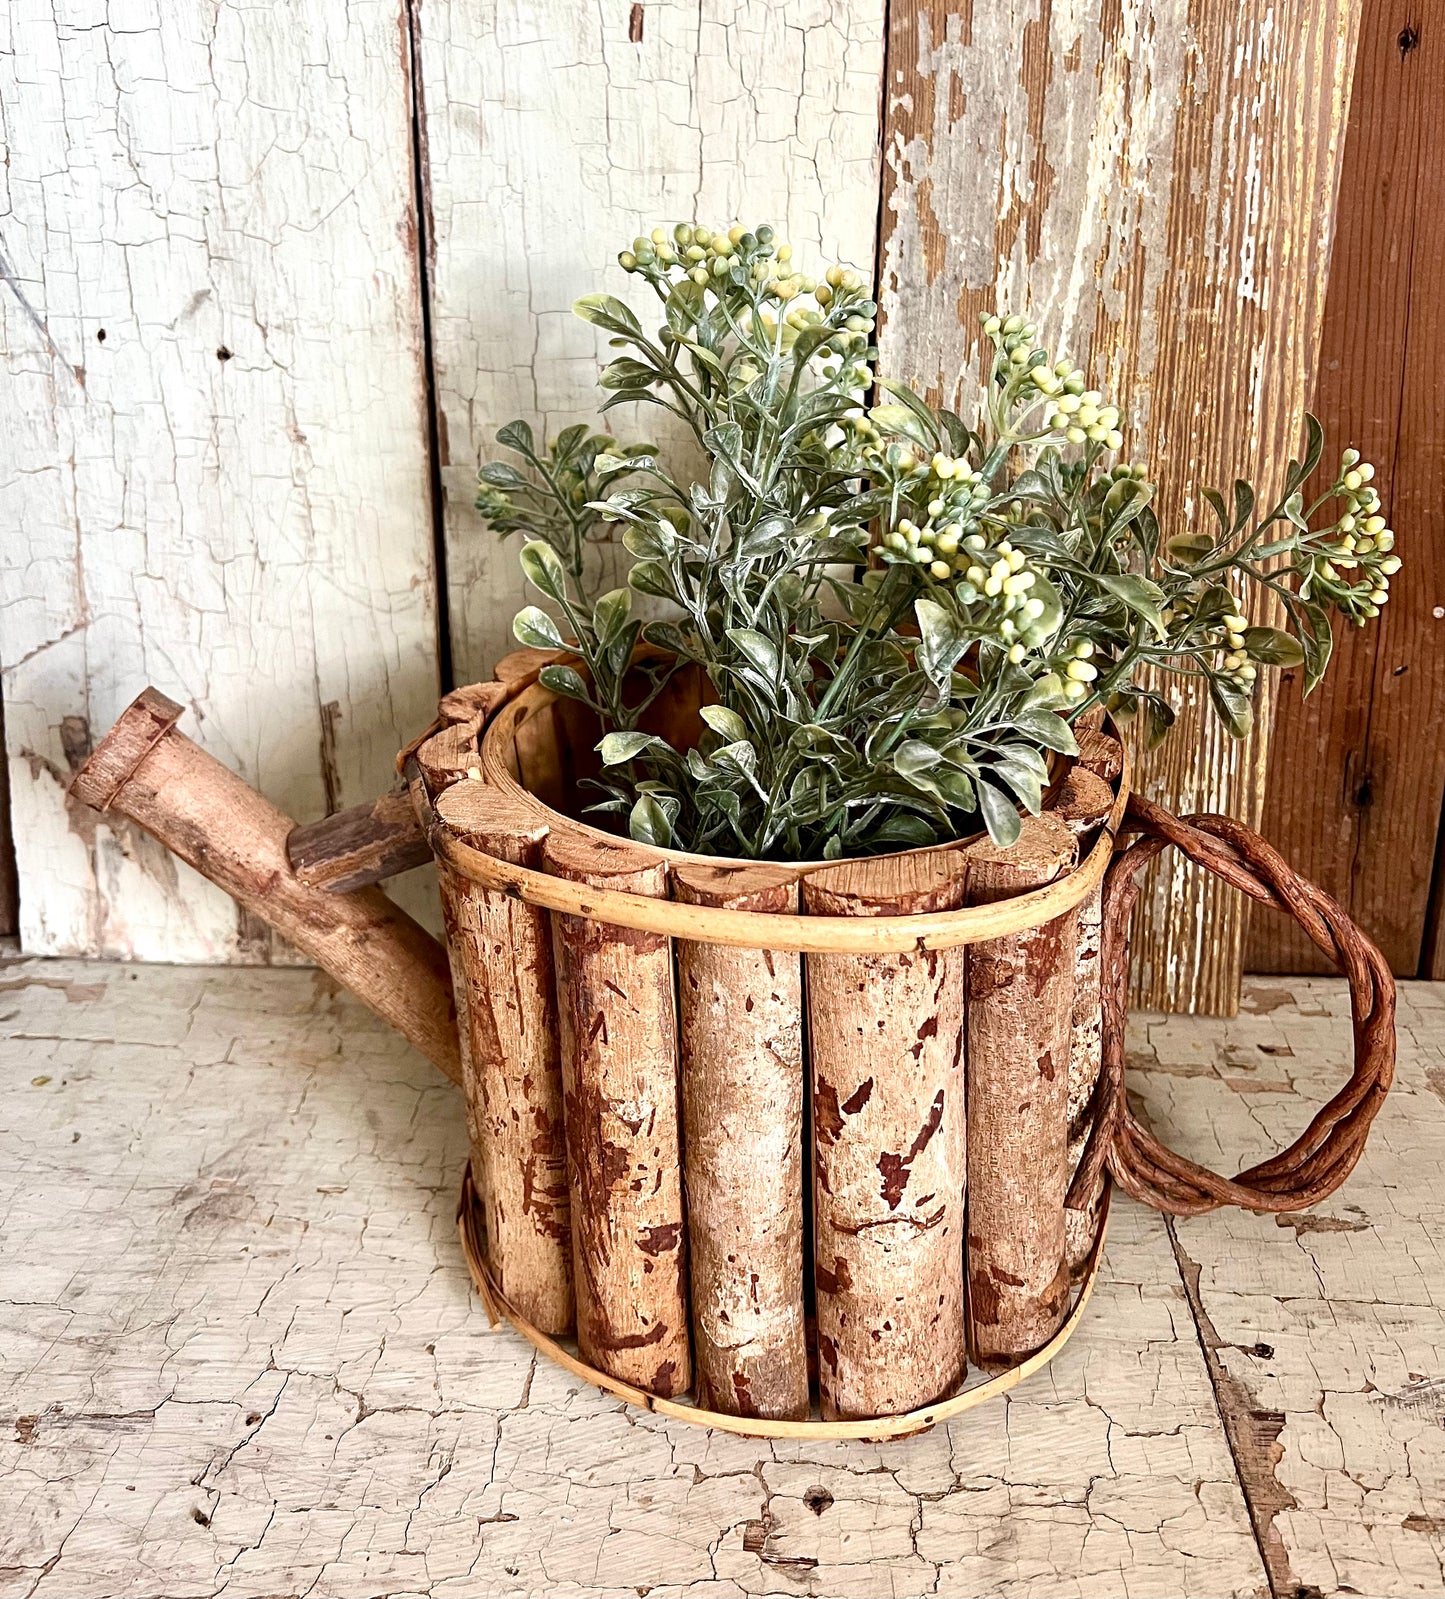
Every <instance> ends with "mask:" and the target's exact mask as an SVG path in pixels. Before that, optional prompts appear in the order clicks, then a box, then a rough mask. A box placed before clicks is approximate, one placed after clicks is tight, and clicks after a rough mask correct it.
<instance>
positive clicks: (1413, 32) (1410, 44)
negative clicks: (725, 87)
mask: <svg viewBox="0 0 1445 1599" xmlns="http://www.w3.org/2000/svg"><path fill="white" fill-rule="evenodd" d="M637 9H638V7H636V6H634V7H633V10H634V11H635V10H637ZM1395 42H1396V44H1398V45H1399V46H1400V54H1401V55H1402V56H1407V55H1409V53H1410V52H1411V51H1412V50H1413V49H1414V48H1415V47H1416V45H1418V44H1419V43H1420V30H1419V29H1418V28H1410V27H1405V28H1401V29H1400V37H1399V38H1398V39H1397V40H1396V41H1395Z"/></svg>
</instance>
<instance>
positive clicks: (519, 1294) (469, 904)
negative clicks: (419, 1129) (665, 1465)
mask: <svg viewBox="0 0 1445 1599" xmlns="http://www.w3.org/2000/svg"><path fill="white" fill-rule="evenodd" d="M436 812H437V816H438V817H439V818H440V820H441V821H442V822H443V823H444V824H445V825H446V826H447V827H448V828H450V829H451V831H452V832H453V833H455V834H456V835H457V836H458V837H460V838H462V839H463V840H464V841H465V842H466V843H468V844H470V845H472V846H473V847H475V848H476V849H480V850H484V851H485V852H486V853H487V854H488V855H492V856H495V857H496V858H497V859H498V860H504V861H510V862H511V863H512V864H513V865H514V866H526V867H530V868H531V869H533V870H534V871H535V870H540V868H541V865H542V846H543V842H544V840H545V839H546V836H547V830H548V829H547V824H546V822H545V821H544V820H542V819H540V818H539V817H538V815H537V813H536V810H535V809H534V807H532V806H530V805H528V804H526V803H525V802H524V801H522V800H519V799H515V798H513V797H512V796H511V795H509V794H507V793H504V792H503V791H501V790H499V789H495V788H490V787H488V786H487V785H486V784H484V783H481V782H479V781H476V780H468V781H463V782H460V783H455V784H453V785H452V787H451V788H449V789H447V791H446V792H445V793H444V794H442V795H441V796H440V798H439V799H438V800H437V803H436ZM437 870H438V873H439V874H440V876H441V878H442V908H443V911H444V913H445V914H446V916H447V920H448V927H447V944H448V948H449V949H450V951H451V957H452V977H453V987H454V988H455V989H456V991H457V993H458V995H459V996H465V997H464V1000H463V999H461V998H459V1000H458V1010H459V1012H461V1013H462V1014H463V1015H464V1019H465V1033H466V1047H465V1048H464V1050H463V1052H462V1084H463V1087H464V1088H465V1089H466V1096H467V1133H468V1137H469V1139H470V1142H471V1159H472V1173H473V1176H474V1177H475V1179H476V1184H477V1190H478V1192H479V1193H480V1195H481V1199H482V1207H483V1212H484V1214H485V1217H486V1227H487V1252H488V1259H489V1261H490V1264H491V1267H492V1270H493V1272H494V1274H495V1275H496V1278H497V1282H498V1285H499V1286H500V1288H501V1290H502V1292H503V1293H504V1294H505V1295H506V1297H507V1298H508V1299H509V1300H510V1301H511V1303H512V1304H513V1305H514V1306H515V1307H516V1308H517V1310H518V1311H520V1312H521V1314H522V1316H523V1317H524V1319H525V1320H527V1321H530V1322H531V1323H532V1325H533V1326H534V1327H537V1328H539V1329H540V1330H541V1331H542V1332H546V1333H554V1334H556V1333H565V1332H569V1331H571V1328H572V1324H573V1295H572V1224H571V1206H570V1203H569V1199H568V1190H567V1138H566V1131H565V1123H564V1119H563V1112H562V1063H561V1051H560V1046H559V1043H558V1026H557V1001H556V996H555V992H554V982H553V956H552V929H551V925H550V918H549V917H548V915H547V913H546V911H543V910H539V909H538V908H537V907H536V906H534V905H528V904H526V903H525V902H524V901H523V900H520V899H515V898H513V897H512V896H511V895H508V894H499V893H497V892H495V891H494V890H491V889H485V888H483V887H482V886H481V885H480V884H479V883H473V882H471V881H469V880H468V879H467V878H465V877H463V876H462V874H461V873H460V872H457V871H454V870H452V869H450V868H448V867H445V866H442V865H441V864H440V863H438V867H437Z"/></svg>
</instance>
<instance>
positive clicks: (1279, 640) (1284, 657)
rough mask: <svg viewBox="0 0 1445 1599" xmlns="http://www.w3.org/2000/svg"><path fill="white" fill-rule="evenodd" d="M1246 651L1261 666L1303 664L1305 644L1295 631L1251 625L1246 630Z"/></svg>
mask: <svg viewBox="0 0 1445 1599" xmlns="http://www.w3.org/2000/svg"><path fill="white" fill-rule="evenodd" d="M1244 653H1245V654H1246V655H1247V656H1248V657H1249V658H1250V660H1252V661H1258V662H1259V663H1260V665H1261V666H1303V665H1304V658H1305V652H1304V646H1303V645H1302V644H1301V643H1300V641H1299V640H1298V639H1297V638H1296V637H1295V636H1294V634H1293V633H1285V632H1283V631H1282V630H1281V629H1280V628H1277V627H1250V628H1246V629H1245V632H1244Z"/></svg>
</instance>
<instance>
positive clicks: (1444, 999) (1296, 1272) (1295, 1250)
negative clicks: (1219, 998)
mask: <svg viewBox="0 0 1445 1599" xmlns="http://www.w3.org/2000/svg"><path fill="white" fill-rule="evenodd" d="M1400 992H1401V1001H1402V1002H1401V1008H1400V1066H1399V1072H1398V1075H1397V1077H1396V1079H1395V1086H1394V1087H1393V1088H1392V1089H1391V1091H1390V1096H1389V1098H1388V1099H1387V1100H1386V1101H1385V1104H1384V1107H1383V1109H1382V1110H1381V1111H1380V1114H1379V1116H1378V1118H1377V1119H1376V1121H1375V1124H1374V1127H1373V1129H1372V1131H1371V1134H1370V1143H1369V1146H1368V1147H1367V1149H1366V1151H1365V1154H1364V1157H1363V1158H1362V1160H1361V1161H1360V1164H1359V1165H1358V1167H1356V1169H1355V1172H1354V1174H1353V1175H1352V1176H1351V1177H1350V1179H1349V1181H1348V1182H1347V1183H1346V1184H1345V1186H1344V1187H1343V1188H1342V1189H1341V1190H1340V1191H1339V1193H1337V1194H1335V1195H1334V1196H1333V1197H1332V1198H1331V1199H1329V1200H1327V1201H1326V1202H1325V1203H1324V1204H1322V1205H1319V1206H1317V1207H1316V1208H1315V1209H1314V1210H1313V1211H1309V1212H1306V1213H1304V1214H1303V1215H1298V1216H1287V1217H1280V1218H1278V1219H1275V1218H1271V1217H1263V1218H1253V1217H1249V1216H1245V1215H1243V1214H1241V1213H1240V1212H1238V1211H1220V1212H1217V1213H1216V1214H1214V1215H1211V1216H1204V1217H1198V1218H1194V1219H1190V1220H1187V1221H1181V1222H1179V1223H1178V1224H1177V1229H1176V1231H1177V1237H1178V1242H1179V1250H1180V1253H1181V1255H1182V1257H1183V1258H1184V1260H1185V1261H1186V1262H1188V1263H1190V1264H1191V1265H1192V1266H1197V1268H1198V1272H1199V1289H1198V1293H1199V1301H1200V1305H1201V1308H1202V1311H1203V1313H1204V1315H1205V1316H1206V1317H1207V1318H1208V1322H1209V1324H1210V1326H1211V1327H1212V1328H1213V1330H1214V1333H1215V1335H1216V1336H1217V1339H1218V1344H1219V1347H1218V1350H1217V1355H1216V1358H1217V1359H1218V1361H1219V1362H1220V1364H1221V1365H1222V1367H1223V1368H1224V1371H1225V1373H1226V1374H1227V1377H1228V1379H1229V1381H1228V1384H1227V1388H1226V1391H1225V1402H1226V1403H1227V1404H1228V1403H1233V1404H1236V1405H1238V1406H1239V1408H1240V1411H1241V1412H1242V1421H1243V1426H1242V1428H1241V1430H1242V1431H1243V1432H1245V1433H1246V1434H1249V1433H1253V1434H1254V1435H1255V1436H1256V1437H1258V1438H1259V1439H1260V1448H1261V1451H1262V1458H1261V1460H1260V1462H1259V1465H1260V1468H1261V1470H1262V1471H1263V1472H1264V1473H1265V1474H1266V1475H1267V1476H1268V1477H1270V1478H1272V1479H1273V1481H1272V1484H1271V1486H1270V1488H1269V1490H1268V1491H1267V1494H1266V1497H1267V1498H1268V1500H1269V1502H1270V1505H1271V1506H1272V1507H1273V1514H1272V1517H1271V1519H1270V1524H1269V1530H1268V1533H1267V1534H1266V1536H1265V1538H1264V1540H1263V1542H1264V1547H1265V1554H1266V1558H1267V1560H1268V1561H1269V1565H1270V1575H1271V1577H1272V1579H1273V1580H1274V1584H1275V1589H1276V1591H1277V1592H1280V1593H1293V1592H1294V1591H1295V1590H1296V1589H1298V1590H1299V1591H1300V1592H1306V1593H1308V1592H1316V1591H1317V1592H1319V1593H1323V1594H1335V1593H1364V1594H1419V1595H1426V1594H1429V1595H1437V1594H1439V1593H1441V1592H1442V1591H1445V1516H1442V1506H1445V1254H1442V1247H1441V1234H1442V1228H1441V1219H1440V1218H1441V1197H1440V1192H1439V1178H1438V1174H1439V1172H1440V1171H1441V1169H1442V1167H1445V986H1442V985H1439V984H1425V983H1407V984H1404V985H1402V987H1401V991H1400ZM1142 1032H1143V1037H1142V1038H1141V1039H1140V1042H1139V1047H1138V1049H1137V1050H1136V1051H1135V1054H1134V1058H1133V1060H1131V1067H1132V1066H1139V1067H1141V1068H1142V1070H1140V1071H1139V1072H1138V1073H1137V1075H1136V1076H1135V1078H1134V1079H1133V1082H1134V1085H1135V1086H1136V1087H1138V1088H1139V1090H1140V1091H1141V1093H1142V1094H1143V1096H1144V1099H1145V1101H1146V1103H1147V1105H1148V1107H1149V1110H1150V1114H1151V1118H1152V1121H1153V1124H1154V1127H1155V1130H1156V1131H1157V1132H1158V1133H1159V1134H1160V1136H1161V1137H1163V1138H1165V1139H1166V1140H1167V1141H1169V1142H1170V1143H1172V1144H1174V1145H1175V1147H1177V1148H1178V1149H1179V1150H1180V1152H1181V1153H1183V1154H1186V1155H1189V1156H1191V1157H1192V1158H1194V1159H1196V1160H1201V1161H1203V1162H1204V1163H1205V1164H1207V1165H1211V1166H1214V1167H1216V1169H1218V1170H1221V1171H1233V1170H1235V1169H1237V1168H1238V1167H1240V1166H1244V1165H1248V1164H1251V1163H1252V1162H1254V1161H1257V1160H1261V1159H1263V1158H1265V1157H1266V1156H1267V1155H1269V1154H1271V1153H1273V1152H1274V1151H1275V1150H1276V1149H1279V1148H1282V1147H1283V1146H1284V1145H1285V1144H1287V1143H1288V1142H1289V1141H1290V1140H1291V1139H1293V1138H1295V1137H1297V1136H1298V1134H1299V1133H1300V1132H1301V1131H1302V1130H1303V1128H1304V1127H1305V1125H1306V1123H1307V1121H1308V1119H1309V1116H1310V1115H1311V1114H1312V1113H1313V1111H1314V1110H1315V1109H1316V1108H1317V1107H1318V1106H1319V1105H1321V1104H1323V1103H1324V1101H1325V1100H1326V1099H1327V1098H1328V1097H1329V1096H1330V1095H1331V1094H1332V1093H1334V1092H1335V1091H1336V1090H1337V1089H1338V1088H1339V1087H1340V1086H1341V1085H1342V1084H1343V1083H1344V1081H1345V1080H1346V1078H1347V1076H1348V1074H1349V1064H1350V1032H1349V1002H1348V995H1347V993H1346V991H1345V988H1344V985H1343V984H1342V983H1340V982H1338V981H1334V980H1326V979H1318V978H1313V979H1312V978H1282V977H1274V978H1254V979H1251V980H1250V983H1249V985H1248V986H1247V987H1246V989H1245V996H1244V1006H1243V1010H1242V1012H1241V1014H1240V1016H1239V1017H1238V1018H1236V1019H1235V1020H1233V1021H1229V1022H1223V1021H1205V1020H1202V1019H1191V1020H1189V1021H1188V1022H1184V1021H1181V1020H1176V1019H1171V1020H1168V1021H1153V1022H1151V1023H1149V1024H1148V1026H1147V1028H1145V1029H1143V1030H1142ZM1271 1434H1273V1435H1274V1436H1273V1440H1272V1442H1271V1438H1270V1435H1271Z"/></svg>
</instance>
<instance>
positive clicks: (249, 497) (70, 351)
mask: <svg viewBox="0 0 1445 1599" xmlns="http://www.w3.org/2000/svg"><path fill="white" fill-rule="evenodd" d="M404 37H405V36H404V33H403V31H402V30H401V29H400V27H399V24H398V13H397V8H396V5H395V4H394V3H390V0H348V3H347V4H346V5H344V6H339V5H337V4H334V3H325V0H297V3H295V4H288V5H284V6H253V5H244V4H240V3H238V0H217V3H215V4H208V5H199V4H194V3H190V0H186V3H178V4H171V5H164V6H156V5H153V4H149V3H145V0H118V3H113V4H110V5H105V4H100V3H97V0H77V3H74V4H67V5H65V6H61V7H56V6H51V5H48V4H44V3H42V0H17V3H15V4H13V5H7V6H6V7H4V8H3V15H0V145H3V146H4V148H5V151H6V158H5V161H4V163H3V165H0V214H3V216H4V218H5V224H4V243H3V248H0V278H3V279H4V281H3V282H0V350H3V352H4V353H3V361H4V380H3V381H0V434H3V437H4V439H5V448H4V457H5V466H4V469H3V472H0V515H3V518H4V521H5V524H6V527H7V529H8V530H9V531H8V532H7V535H6V541H7V543H6V552H5V557H4V560H3V562H0V610H3V617H4V621H3V634H0V658H3V665H4V682H3V687H4V695H5V701H6V713H7V714H6V733H7V739H8V745H9V759H10V772H11V782H12V802H13V805H14V812H15V832H16V838H17V842H18V846H19V872H20V880H21V902H22V906H23V910H22V929H21V931H22V937H23V939H24V942H25V944H26V947H27V948H29V949H31V950H33V951H36V952H38V953H58V952H62V951H72V952H78V953H86V954H92V955H93V954H101V953H110V954H116V955H124V956H138V957H150V958H154V959H160V960H201V959H208V960H218V959H227V960H235V959H245V960H256V959H265V958H268V957H269V956H270V954H271V952H272V948H273V946H272V941H271V934H270V931H269V929H267V928H266V927H265V925H264V924H261V923H257V922H256V921H254V919H252V918H249V917H244V916H238V913H237V910H236V908H235V906H234V905H232V904H231V903H230V902H229V901H228V900H227V899H226V897H225V896H224V895H223V894H221V893H220V892H219V891H218V890H216V889H214V888H212V887H211V886H210V885H208V884H206V883H205V882H204V881H203V880H202V879H201V878H200V877H199V876H197V875H195V874H193V873H191V872H190V871H189V870H188V869H186V868H181V867H178V866H177V865H176V864H175V863H174V862H172V861H170V860H169V859H167V858H166V856H165V854H164V852H163V851H162V850H161V849H160V847H159V846H157V845H154V844H151V843H149V842H148V841H146V840H145V839H144V838H142V837H141V836H140V835H139V834H138V833H136V832H134V831H132V830H127V829H125V828H121V829H119V830H117V829H113V828H112V827H111V826H109V825H108V824H106V823H100V824H99V825H96V824H95V822H94V820H93V818H91V817H89V816H88V814H87V813H85V812H84V810H83V809H77V808H72V807H67V805H66V803H65V799H64V794H63V789H64V784H65V781H66V779H67V777H68V775H69V773H70V772H71V771H72V770H73V769H74V768H75V767H76V766H77V765H78V764H79V763H80V762H81V761H82V760H83V759H84V758H85V755H86V754H87V753H88V751H89V748H90V745H91V742H92V739H94V738H98V737H99V736H100V734H101V733H103V732H104V730H105V729H106V728H107V727H108V726H109V725H110V723H111V722H112V720H113V719H114V718H115V716H116V715H117V714H118V713H119V712H120V710H121V709H122V708H123V707H124V705H125V704H126V702H127V701H128V700H129V699H130V698H131V697H132V695H134V694H135V693H136V692H137V690H138V689H139V688H141V687H142V686H143V685H144V684H145V683H146V682H147V681H154V682H155V683H157V684H159V685H160V686H161V687H162V688H164V689H167V690H169V691H170V692H171V693H172V694H174V695H176V696H177V697H180V698H184V699H186V700H187V701H188V702H189V703H190V704H192V705H193V706H195V707H196V708H197V709H198V710H199V711H200V712H201V713H202V716H203V720H202V725H201V726H200V728H199V729H198V733H197V736H198V738H199V739H200V740H201V741H202V742H203V744H204V746H205V747H206V748H207V749H208V750H209V751H210V752H211V753H212V754H214V755H215V756H216V757H217V758H218V759H219V760H221V761H222V762H223V763H224V764H225V765H226V766H228V767H230V768H232V769H233V770H235V771H237V772H239V773H240V774H241V776H242V777H244V778H245V779H246V781H248V782H250V783H253V784H255V785H256V786H257V787H258V788H260V789H261V790H262V791H263V792H264V793H265V794H266V796H267V797H268V798H269V799H271V800H272V801H274V802H275V803H276V804H277V805H278V806H279V807H280V808H281V809H282V810H284V811H286V812H287V813H288V814H290V815H298V816H301V817H303V818H305V817H312V816H316V815H319V814H322V813H324V812H325V811H327V810H328V809H334V808H336V807H338V806H343V805H346V804H349V803H351V802H352V801H355V800H360V799H362V798H366V797H370V796H371V795H374V794H375V793H376V792H378V791H379V790H380V789H381V788H383V787H384V786H385V785H386V782H387V779H388V765H389V761H390V758H391V756H392V754H393V753H394V752H395V750H396V749H397V747H398V746H399V745H400V744H401V743H402V742H403V741H404V740H405V739H406V738H407V737H408V736H409V735H410V734H411V733H412V732H413V731H415V730H416V728H417V727H418V726H420V725H422V724H423V723H424V722H425V721H426V719H427V718H428V716H429V715H430V708H431V706H432V705H433V704H434V703H435V700H436V603H435V584H434V580H433V572H432V565H433V562H432V540H431V530H430V517H429V513H428V501H427V456H426V428H425V410H424V404H423V394H422V380H421V356H422V346H421V315H420V305H419V300H418V293H417V271H416V265H417V264H416V260H415V230H414V227H413V218H414V204H413V183H412V173H411V152H410V95H409V88H408V81H407V70H406V62H405V57H404Z"/></svg>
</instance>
